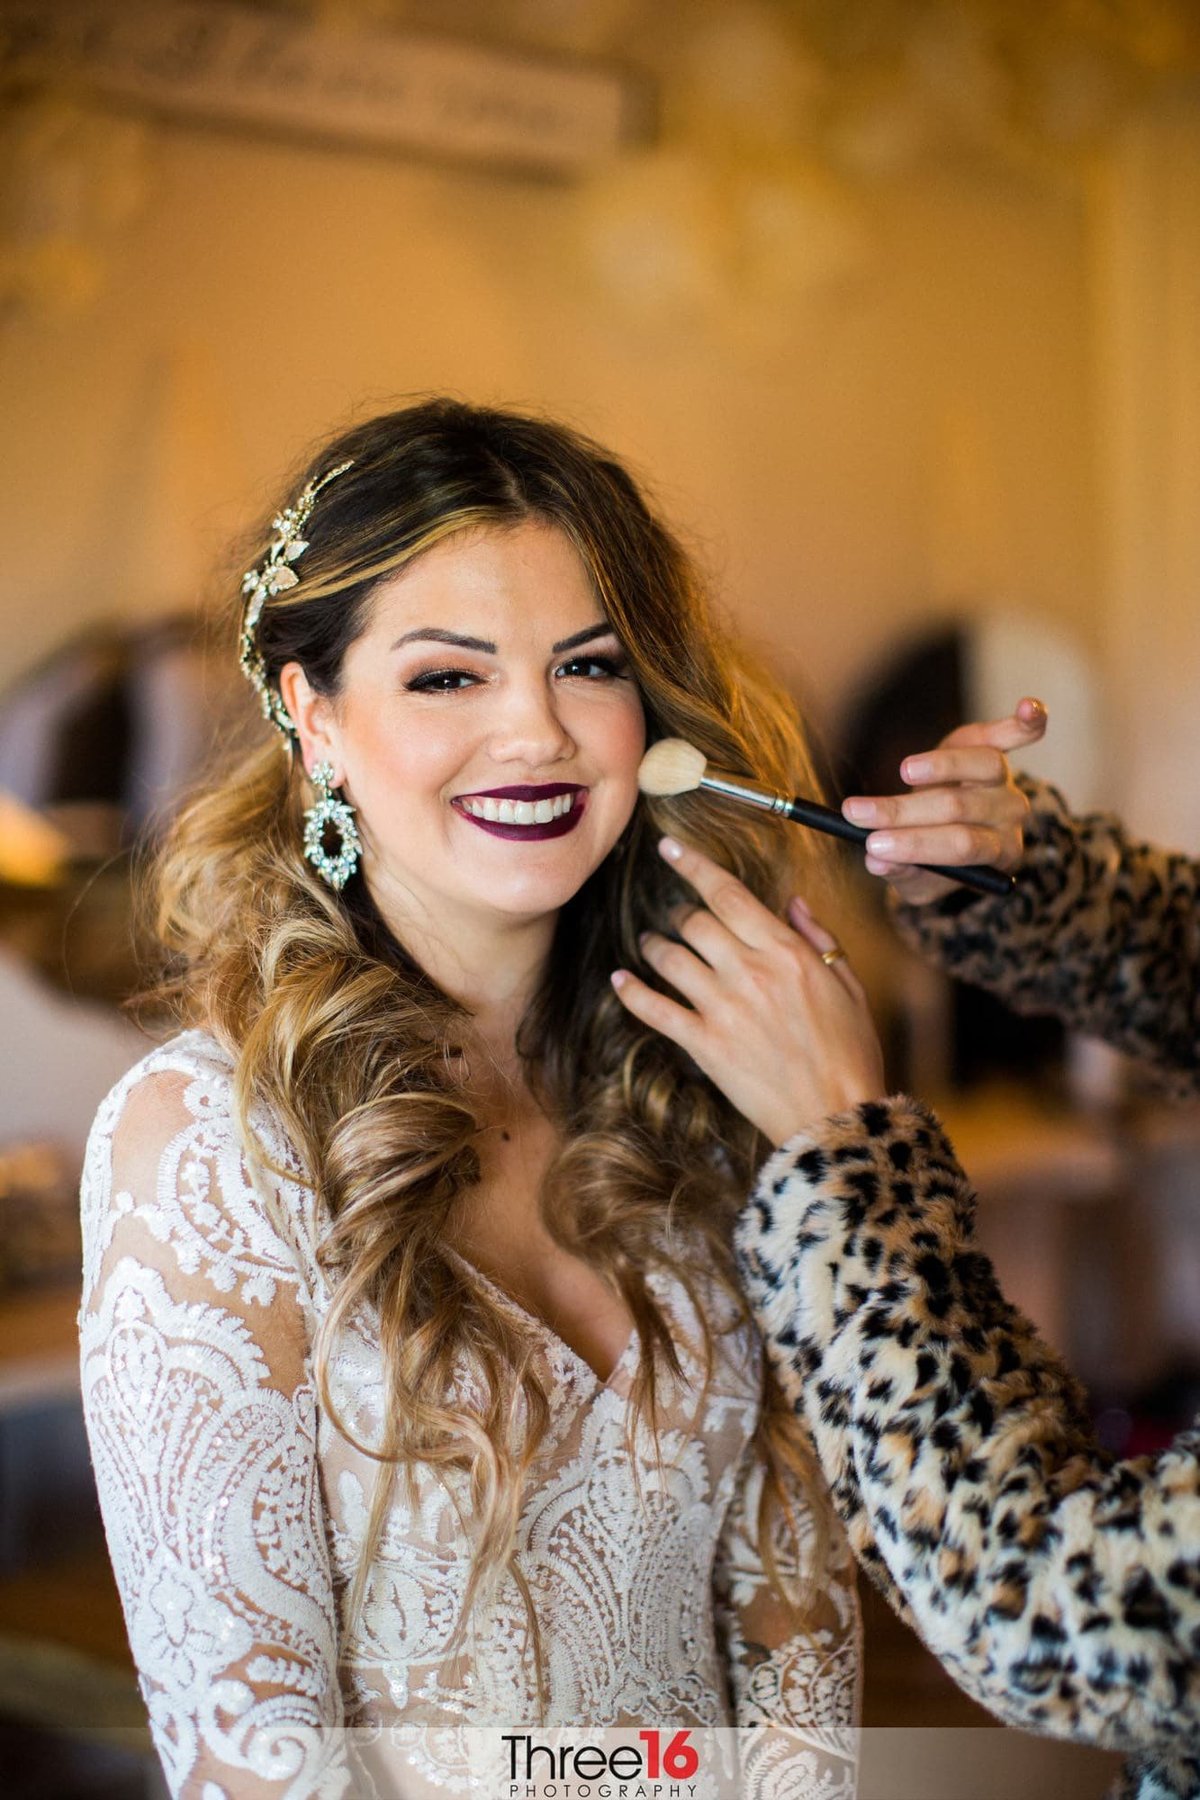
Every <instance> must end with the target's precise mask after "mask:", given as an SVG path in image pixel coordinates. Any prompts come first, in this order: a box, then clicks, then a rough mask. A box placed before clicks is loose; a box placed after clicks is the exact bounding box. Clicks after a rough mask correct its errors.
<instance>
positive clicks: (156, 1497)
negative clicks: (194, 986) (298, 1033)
mask: <svg viewBox="0 0 1200 1800" xmlns="http://www.w3.org/2000/svg"><path fill="white" fill-rule="evenodd" d="M231 1074H232V1070H231V1065H230V1063H229V1061H228V1059H227V1057H226V1056H225V1055H224V1053H223V1052H222V1051H221V1050H220V1049H219V1048H218V1047H217V1045H216V1044H215V1043H214V1041H213V1040H212V1039H211V1038H209V1037H208V1036H207V1035H206V1034H204V1033H201V1032H188V1033H185V1034H183V1035H182V1036H180V1037H178V1038H176V1039H174V1040H172V1042H171V1043H169V1044H167V1045H165V1046H163V1047H162V1048H161V1049H160V1050H157V1051H155V1052H153V1053H152V1054H151V1055H150V1056H148V1057H147V1058H145V1059H144V1060H143V1061H142V1062H141V1063H140V1064H139V1065H138V1066H137V1068H136V1069H134V1070H132V1071H131V1072H130V1074H129V1075H128V1076H127V1077H126V1078H125V1080H124V1081H123V1082H122V1083H121V1084H120V1085H119V1086H118V1087H117V1088H116V1089H114V1091H113V1093H112V1094H111V1095H110V1096H109V1097H108V1099H107V1100H106V1101H105V1103H104V1105H103V1106H102V1107H101V1109H100V1112H99V1114H98V1116H97V1119H96V1123H95V1126H94V1128H93V1132H92V1137H91V1140H90V1143H89V1147H88V1156H87V1163H86V1168H85V1174H84V1184H83V1213H84V1293H83V1304H82V1308H81V1313H80V1328H81V1340H82V1359H83V1384H84V1403H85V1410H86V1415H87V1421H88V1430H89V1435H90V1440H91V1445H92V1455H93V1460H94V1464H95V1469H96V1477H97V1482H98V1486H99V1490H100V1497H101V1503H102V1507H103V1511H104V1518H105V1525H106V1530H107V1533H108V1539H109V1546H110V1550H111V1554H112V1559H113V1565H114V1569H115V1571H116V1575H117V1580H118V1584H119V1587H120V1590H121V1596H122V1602H123V1605H124V1609H125V1616H126V1622H127V1626H128V1630H129V1637H130V1643H131V1646H132V1650H133V1654H134V1657H135V1660H136V1662H137V1666H138V1669H139V1672H140V1677H141V1682H142V1690H143V1693H144V1696H145V1699H146V1703H147V1707H148V1709H149V1714H150V1721H151V1727H152V1730H153V1732H154V1737H155V1742H156V1745H157V1747H158V1750H159V1754H160V1756H161V1758H162V1761H163V1764H164V1767H165V1769H166V1772H167V1777H168V1782H169V1785H170V1788H171V1791H172V1793H173V1794H187V1795H196V1796H201V1797H202V1800H221V1797H222V1796H231V1797H232V1796H238V1797H239V1800H240V1797H241V1796H243V1795H245V1796H250V1795H255V1796H257V1795H259V1794H262V1795H280V1796H283V1795H286V1796H289V1797H292V1796H295V1797H299V1796H305V1797H308V1796H317V1795H319V1796H326V1795H328V1796H334V1795H342V1794H346V1793H350V1792H352V1791H353V1792H360V1791H365V1792H370V1791H372V1781H373V1784H374V1787H375V1789H376V1790H377V1791H378V1792H380V1793H381V1794H382V1793H387V1794H396V1795H405V1796H407V1795H410V1794H412V1795H425V1794H428V1793H433V1792H438V1793H447V1792H449V1793H456V1792H466V1791H471V1790H472V1788H473V1787H475V1786H476V1785H477V1782H476V1777H475V1775H474V1774H473V1764H472V1757H471V1752H470V1740H471V1738H472V1734H473V1732H474V1730H475V1728H482V1727H491V1728H497V1727H498V1728H500V1729H501V1730H504V1731H511V1730H513V1729H514V1728H526V1727H528V1728H530V1729H533V1730H540V1729H550V1728H553V1727H555V1726H567V1727H571V1728H573V1729H574V1730H575V1732H576V1733H578V1731H580V1730H581V1729H585V1728H600V1727H607V1726H621V1725H633V1726H645V1725H647V1724H662V1725H664V1726H665V1725H672V1726H675V1727H684V1726H688V1727H702V1726H714V1727H723V1726H729V1725H734V1724H737V1725H747V1726H750V1725H760V1726H764V1727H766V1726H773V1727H776V1728H777V1729H775V1730H773V1731H767V1730H763V1731H761V1732H759V1733H757V1734H752V1736H751V1739H750V1749H749V1753H748V1755H746V1758H745V1773H744V1780H745V1782H746V1791H747V1792H751V1793H755V1794H761V1795H763V1796H764V1797H765V1796H771V1797H772V1800H775V1797H776V1796H778V1797H779V1800H783V1797H784V1796H795V1797H796V1800H799V1797H800V1796H808V1795H810V1794H811V1795H817V1794H820V1795H843V1794H847V1795H848V1794H850V1793H852V1791H853V1766H854V1756H853V1745H852V1738H853V1725H854V1721H855V1718H856V1710H857V1685H858V1667H859V1656H858V1620H857V1612H856V1607H855V1601H854V1591H853V1583H852V1578H851V1573H850V1566H849V1562H848V1559H847V1557H846V1553H845V1551H844V1548H843V1546H842V1543H841V1540H840V1538H838V1537H836V1536H835V1539H834V1546H833V1553H832V1555H831V1556H830V1558H829V1560H828V1564H827V1566H826V1567H825V1568H824V1569H823V1570H822V1572H821V1581H820V1584H819V1587H818V1588H817V1590H816V1591H815V1592H814V1595H813V1600H812V1606H811V1611H810V1616H809V1617H807V1618H805V1619H804V1620H802V1621H800V1622H799V1623H798V1622H797V1620H796V1618H795V1614H794V1613H793V1612H790V1611H788V1610H787V1609H786V1608H784V1607H783V1605H782V1604H781V1602H780V1600H779V1597H778V1595H777V1594H776V1593H775V1592H774V1590H773V1588H772V1586H771V1584H770V1583H769V1582H768V1581H767V1578H766V1575H765V1573H764V1571H763V1568H762V1566H761V1563H760V1560H759V1556H758V1553H757V1550H756V1548H755V1538H756V1524H755V1521H756V1509H757V1499H758V1492H759V1488H760V1485H761V1480H762V1469H761V1467H760V1466H759V1464H758V1462H757V1460H756V1458H755V1455H754V1453H753V1451H752V1450H751V1448H750V1440H751V1436H752V1433H753V1430H754V1426H755V1422H756V1418H757V1404H758V1401H757V1390H758V1373H757V1371H758V1343H757V1339H756V1338H755V1337H754V1335H753V1333H752V1332H751V1331H750V1330H749V1329H748V1328H746V1327H744V1326H740V1327H737V1328H735V1329H727V1330H725V1331H724V1332H723V1335H722V1336H721V1337H720V1338H719V1339H718V1344H719V1352H718V1360H717V1367H716V1371H715V1376H714V1379H713V1381H712V1382H711V1383H710V1385H709V1388H708V1391H707V1393H703V1392H702V1390H703V1382H702V1379H701V1371H700V1364H699V1358H698V1355H697V1354H696V1350H697V1346H698V1343H699V1329H698V1324H697V1321H696V1318H695V1316H694V1313H693V1312H692V1309H691V1306H690V1303H689V1301H688V1299H687V1297H686V1295H685V1293H684V1291H683V1289H682V1287H681V1285H680V1284H679V1283H678V1282H676V1281H675V1280H673V1279H669V1278H666V1277H655V1278H654V1280H655V1291H656V1294H657V1296H658V1298H659V1300H660V1301H661V1303H662V1304H663V1306H664V1308H665V1309H666V1311H667V1314H668V1317H669V1318H670V1320H671V1322H672V1325H673V1327H674V1329H675V1335H676V1341H677V1344H678V1346H679V1350H680V1358H681V1363H682V1367H683V1380H682V1381H681V1382H678V1383H675V1384H674V1385H673V1386H671V1385H670V1384H668V1390H667V1392H666V1393H665V1394H664V1397H663V1407H662V1412H663V1421H664V1429H663V1431H662V1432H661V1434H660V1441H659V1445H658V1448H657V1451H656V1449H655V1446H654V1445H653V1443H652V1442H651V1441H650V1440H649V1438H648V1436H647V1435H646V1434H645V1433H643V1434H642V1436H641V1437H640V1438H639V1439H638V1441H637V1442H636V1443H635V1444H634V1445H633V1446H632V1454H631V1446H630V1444H629V1442H628V1424H629V1392H630V1385H631V1381H632V1376H633V1372H634V1370H635V1367H636V1359H637V1342H636V1338H635V1339H633V1340H631V1342H630V1343H629V1345H628V1346H627V1347H626V1350H625V1352H624V1354H623V1355H622V1356H621V1358H620V1360H619V1361H618V1363H617V1365H616V1367H615V1368H614V1369H613V1371H612V1373H611V1375H610V1376H609V1378H608V1380H607V1381H600V1380H599V1379H598V1377H597V1376H596V1375H595V1374H594V1372H593V1371H592V1370H591V1369H590V1368H589V1367H588V1365H587V1364H586V1363H585V1362H584V1361H583V1360H582V1359H581V1358H580V1357H578V1356H577V1355H575V1353H574V1352H573V1351H571V1350H570V1349H569V1348H568V1346H567V1345H566V1344H564V1343H563V1342H561V1340H560V1339H558V1338H557V1337H556V1336H555V1335H554V1333H553V1332H551V1331H550V1330H549V1328H548V1327H546V1326H544V1325H542V1324H541V1323H540V1322H539V1321H537V1320H535V1319H533V1318H532V1317H531V1316H530V1315H528V1314H526V1313H524V1312H522V1310H521V1309H520V1308H519V1307H516V1305H515V1302H512V1301H509V1300H507V1299H504V1298H503V1297H502V1296H500V1298H501V1301H502V1303H503V1304H505V1305H507V1306H510V1307H513V1308H514V1310H515V1311H516V1312H517V1313H518V1314H519V1316H520V1318H521V1321H522V1323H523V1325H524V1326H525V1328H526V1329H527V1330H528V1331H529V1332H530V1333H532V1334H534V1335H535V1338H536V1340H537V1344H538V1354H539V1355H540V1356H541V1357H542V1358H543V1359H544V1360H543V1374H544V1377H545V1379H546V1381H547V1384H548V1388H549V1391H550V1393H551V1411H552V1424H551V1430H550V1434H549V1438H548V1440H547V1442H546V1443H545V1445H544V1447H543V1450H542V1452H541V1454H540V1455H539V1458H538V1461H537V1464H536V1467H535V1469H534V1470H533V1471H532V1472H531V1475H530V1477H529V1480H528V1483H527V1491H526V1495H525V1502H524V1508H523V1512H522V1516H521V1521H520V1527H519V1533H518V1545H517V1562H518V1566H519V1568H520V1571H521V1574H522V1576H523V1578H524V1580H525V1582H526V1583H527V1584H528V1588H529V1591H530V1594H531V1596H532V1599H533V1602H534V1605H535V1608H536V1613H537V1618H538V1621H539V1626H540V1630H541V1635H542V1645H543V1656H544V1659H545V1679H546V1707H545V1711H544V1712H543V1711H542V1710H541V1708H540V1707H539V1702H538V1694H537V1679H536V1667H535V1657H534V1649H533V1644H532V1642H531V1637H530V1632H529V1628H528V1622H527V1614H526V1609H525V1606H524V1604H523V1602H522V1599H521V1597H520V1594H519V1592H518V1590H517V1585H516V1583H515V1581H514V1580H513V1579H512V1577H511V1576H508V1577H506V1578H505V1579H504V1580H502V1581H501V1582H500V1583H499V1585H498V1586H497V1588H496V1590H495V1592H494V1593H493V1594H492V1595H491V1596H490V1597H489V1599H488V1601H487V1603H486V1605H485V1606H484V1607H482V1608H477V1609H476V1610H475V1613H474V1615H473V1617H472V1620H471V1623H470V1627H469V1630H468V1633H467V1636H466V1638H465V1640H464V1642H463V1643H462V1645H461V1646H460V1648H459V1649H458V1650H457V1651H455V1652H450V1650H449V1648H448V1646H449V1644H450V1640H451V1638H452V1636H453V1633H454V1630H455V1626H456V1624H457V1622H458V1618H459V1615H460V1611H461V1604H462V1598H463V1594H464V1591H465V1586H466V1580H467V1575H468V1571H469V1548H468V1545H467V1542H466V1539H465V1537H464V1533H463V1529H462V1526H461V1523H460V1514H461V1513H462V1512H467V1511H469V1508H468V1506H467V1497H466V1493H465V1484H464V1483H462V1482H461V1479H460V1478H458V1477H456V1476H454V1475H453V1474H452V1475H450V1476H448V1477H445V1478H441V1479H435V1478H434V1477H433V1476H432V1474H431V1475H429V1476H428V1477H421V1476H420V1475H419V1476H418V1479H417V1482H416V1491H415V1494H414V1493H411V1492H410V1491H409V1486H408V1484H407V1483H406V1482H405V1481H404V1480H401V1481H399V1482H397V1484H396V1486H395V1490H394V1492H393V1495H392V1497H391V1501H390V1507H389V1512H388V1515H387V1521H386V1529H385V1534H384V1539H383V1543H382V1545H381V1547H380V1552H379V1555H378V1556H377V1558H376V1560H375V1562H374V1564H373V1566H372V1571H371V1575H370V1579H369V1582H368V1585H367V1590H366V1597H365V1602H364V1605H363V1607H362V1609H361V1611H360V1614H359V1617H358V1618H357V1620H356V1621H354V1623H353V1624H352V1625H350V1624H348V1623H347V1621H346V1620H345V1618H344V1617H343V1603H344V1600H345V1596H346V1593H347V1589H348V1587H349V1585H350V1582H351V1580H352V1578H353V1574H354V1571H355V1568H356V1566H357V1560H358V1552H359V1548H360V1545H361V1543H362V1541H363V1536H364V1533H365V1527H366V1519H367V1514H368V1511H369V1508H370V1503H371V1497H372V1492H373V1483H374V1481H375V1477H376V1464H375V1463H374V1462H373V1461H372V1459H371V1458H369V1457H368V1456H366V1455H364V1454H363V1453H362V1452H361V1451H359V1450H357V1449H355V1448H354V1446H353V1445H351V1444H350V1443H349V1442H348V1441H347V1440H346V1439H345V1438H344V1437H342V1436H341V1435H340V1434H339V1433H338V1431H337V1430H336V1429H335V1428H334V1427H333V1425H332V1423H331V1422H330V1420H329V1419H328V1418H327V1417H326V1416H325V1414H324V1412H323V1411H322V1409H321V1408H320V1406H319V1405H318V1403H317V1398H316V1393H315V1388H314V1384H313V1376H312V1368H311V1347H312V1343H313V1339H314V1336H315V1333H316V1330H317V1328H318V1326H319V1323H320V1320H321V1318H322V1316H323V1314H324V1312H325V1310H326V1309H327V1307H328V1305H329V1302H330V1294H329V1290H328V1287H327V1285H326V1282H325V1280H324V1277H323V1276H322V1274H321V1272H320V1270H319V1269H318V1267H317V1264H316V1259H315V1247H316V1244H317V1242H318V1239H319V1233H320V1222H319V1219H318V1215H317V1205H316V1202H315V1200H314V1197H313V1195H312V1194H311V1192H310V1191H309V1190H308V1189H307V1188H306V1187H305V1186H304V1185H303V1183H302V1182H301V1181H300V1180H299V1178H298V1177H299V1169H298V1166H297V1163H296V1158H295V1155H294V1153H293V1152H292V1150H291V1148H290V1146H289V1145H288V1144H287V1143H286V1142H284V1141H283V1140H282V1139H281V1138H280V1136H279V1134H278V1133H277V1132H275V1131H273V1130H272V1127H271V1123H270V1121H268V1120H265V1119H258V1120H256V1121H255V1125H256V1129H257V1131H258V1132H259V1134H260V1137H261V1140H262V1142H263V1143H264V1145H265V1147H266V1148H267V1150H268V1151H269V1154H270V1158H271V1160H272V1161H273V1162H275V1163H277V1164H278V1166H279V1167H280V1168H281V1169H285V1170H288V1171H290V1174H287V1175H278V1174H269V1175H268V1174H265V1173H263V1172H261V1171H260V1170H259V1169H257V1168H255V1169H253V1170H252V1169H251V1167H250V1166H249V1165H248V1162H247V1159H246V1158H245V1157H244V1155H243V1153H242V1148H241V1144H240V1141H239V1136H238V1133H237V1130H236V1126H235V1123H234V1115H233V1105H232V1097H231ZM463 1278H464V1281H471V1280H478V1281H482V1280H483V1279H484V1278H483V1277H482V1276H480V1275H478V1273H477V1272H475V1271H472V1270H470V1269H469V1267H468V1266H467V1265H465V1264H464V1265H463ZM496 1292H497V1294H498V1292H499V1291H498V1290H496ZM712 1306H713V1316H714V1319H715V1321H716V1322H717V1323H718V1325H719V1326H720V1325H724V1326H729V1325H730V1323H731V1320H730V1317H729V1302H728V1300H727V1299H721V1298H719V1297H717V1296H715V1295H714V1298H713V1301H712ZM722 1308H723V1309H724V1316H721V1311H720V1309H722ZM457 1380H458V1382H459V1386H460V1392H461V1393H462V1394H463V1395H464V1396H465V1397H467V1398H468V1399H469V1397H470V1395H471V1393H472V1391H473V1384H474V1380H475V1377H474V1375H473V1372H472V1369H471V1368H470V1367H469V1366H465V1367H463V1368H462V1369H460V1371H459V1373H458V1377H457ZM331 1384H332V1388H333V1392H334V1396H335V1398H336V1400H337V1403H338V1407H339V1410H340V1411H341V1412H342V1413H343V1416H344V1417H345V1418H346V1419H347V1421H348V1422H349V1423H350V1424H351V1426H352V1428H353V1430H354V1432H355V1434H356V1435H358V1436H360V1437H361V1438H362V1439H363V1440H364V1441H365V1442H367V1443H370V1442H373V1441H376V1440H377V1439H378V1436H379V1432H380V1425H381V1421H382V1413H383V1386H382V1364H381V1358H380V1353H379V1347H378V1341H377V1339H376V1337H375V1335H374V1333H373V1330H372V1328H371V1323H370V1321H369V1320H367V1319H363V1320H360V1321H358V1322H357V1323H356V1324H355V1326H354V1327H353V1329H348V1330H347V1331H345V1332H344V1333H343V1334H342V1337H341V1339H340V1341H339V1343H338V1344H337V1346H336V1347H335V1354H334V1358H333V1363H332V1368H331ZM517 1423H518V1428H519V1421H518V1422H517ZM793 1501H794V1504H795V1507H796V1511H797V1517H798V1518H799V1520H800V1522H801V1525H802V1527H803V1528H804V1531H805V1532H806V1533H807V1534H808V1536H809V1549H810V1550H811V1528H812V1525H813V1511H812V1506H813V1500H812V1497H811V1496H809V1495H806V1494H804V1493H797V1494H796V1495H795V1496H793ZM351 1740H353V1746H354V1747H353V1754H351V1751H350V1743H351ZM743 1742H744V1747H745V1740H743ZM372 1771H373V1774H372ZM698 1791H699V1790H698Z"/></svg>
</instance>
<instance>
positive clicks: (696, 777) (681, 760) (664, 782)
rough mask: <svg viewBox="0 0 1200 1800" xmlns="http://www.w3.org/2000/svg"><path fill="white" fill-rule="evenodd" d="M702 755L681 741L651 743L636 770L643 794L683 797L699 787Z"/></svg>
mask: <svg viewBox="0 0 1200 1800" xmlns="http://www.w3.org/2000/svg"><path fill="white" fill-rule="evenodd" d="M705 767H706V763H705V758H704V753H703V751H701V750H697V748H696V746H695V744H689V743H687V742H686V741H685V740H684V739H683V738H660V739H659V741H658V743H657V744H651V746H650V748H649V749H648V750H647V752H646V754H645V756H643V758H642V761H641V766H640V768H639V769H638V786H639V787H640V788H641V790H642V792H643V794H686V793H689V792H690V791H691V789H692V788H697V787H699V786H700V783H701V781H702V780H703V778H704V770H705Z"/></svg>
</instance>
